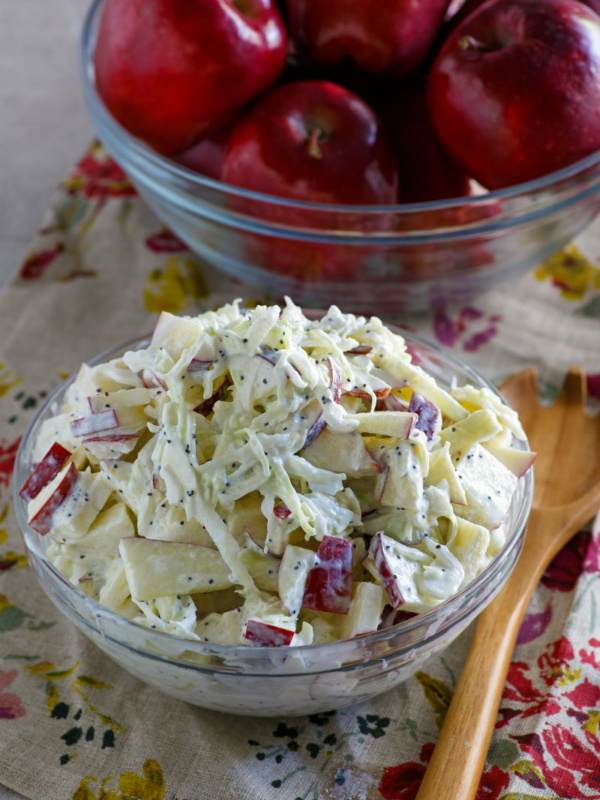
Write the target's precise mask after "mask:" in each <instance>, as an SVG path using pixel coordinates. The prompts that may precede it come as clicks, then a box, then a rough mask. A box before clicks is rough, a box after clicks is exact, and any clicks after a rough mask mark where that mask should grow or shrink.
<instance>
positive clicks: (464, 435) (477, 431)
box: [440, 408, 502, 457]
mask: <svg viewBox="0 0 600 800" xmlns="http://www.w3.org/2000/svg"><path fill="white" fill-rule="evenodd" d="M463 411H464V409H463ZM466 413H467V412H466V411H465V414H466ZM501 428H502V426H501V425H500V423H499V422H498V420H497V418H496V415H495V414H494V413H493V412H492V411H489V410H488V409H487V408H482V409H480V410H478V411H474V412H473V413H472V414H469V415H468V416H467V417H465V418H464V419H461V420H460V421H459V422H455V423H454V424H452V425H449V426H448V427H446V428H444V429H443V430H442V431H441V433H440V440H441V442H442V444H443V443H444V442H449V444H450V452H451V453H452V455H453V456H458V457H460V456H461V455H463V454H464V453H466V452H467V450H468V449H469V448H470V447H471V445H473V444H475V442H486V441H488V440H489V439H493V438H494V436H496V435H497V434H498V433H499V432H500V430H501Z"/></svg>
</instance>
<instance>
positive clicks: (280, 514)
mask: <svg viewBox="0 0 600 800" xmlns="http://www.w3.org/2000/svg"><path fill="white" fill-rule="evenodd" d="M273 513H274V514H275V516H276V517H277V518H278V519H287V518H288V517H289V515H290V514H291V513H292V512H291V511H290V509H289V508H288V507H287V506H286V505H285V504H284V503H280V504H279V505H277V506H274V507H273Z"/></svg>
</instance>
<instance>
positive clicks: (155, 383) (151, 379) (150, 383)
mask: <svg viewBox="0 0 600 800" xmlns="http://www.w3.org/2000/svg"><path fill="white" fill-rule="evenodd" d="M142 383H143V384H144V386H145V387H146V389H163V390H164V391H165V392H166V391H167V384H166V383H165V382H164V381H161V379H160V378H159V377H158V375H156V373H154V372H152V371H151V370H149V369H144V370H142Z"/></svg>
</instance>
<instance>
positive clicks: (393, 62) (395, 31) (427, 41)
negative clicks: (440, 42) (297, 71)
mask: <svg viewBox="0 0 600 800" xmlns="http://www.w3.org/2000/svg"><path fill="white" fill-rule="evenodd" d="M447 7H448V0H420V2H414V0H370V2H365V0H318V2H317V0H287V9H288V16H289V27H290V32H291V38H292V41H293V42H294V45H295V47H296V49H297V52H298V56H299V58H300V59H301V60H303V61H305V62H306V63H309V64H310V65H315V66H317V67H322V68H324V69H327V70H328V74H330V75H335V76H336V77H339V78H340V79H342V80H347V79H349V80H350V81H354V80H355V79H356V78H358V79H359V80H360V78H362V77H364V76H365V74H366V75H368V76H372V78H373V79H374V80H373V83H374V82H375V81H376V82H377V83H381V81H382V80H388V79H398V78H401V77H404V76H405V75H407V74H408V73H409V72H411V71H412V70H413V69H415V67H417V66H418V65H419V63H420V62H421V61H422V60H423V58H424V57H425V55H426V54H427V52H428V50H429V48H430V46H431V44H432V42H433V40H434V37H435V34H436V32H437V30H438V28H439V26H440V24H441V22H442V20H443V18H444V14H445V12H446V8H447Z"/></svg>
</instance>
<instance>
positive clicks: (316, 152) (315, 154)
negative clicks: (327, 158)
mask: <svg viewBox="0 0 600 800" xmlns="http://www.w3.org/2000/svg"><path fill="white" fill-rule="evenodd" d="M322 133H323V131H322V130H321V129H320V128H313V129H312V130H311V132H310V135H309V137H308V155H309V156H310V157H311V158H323V152H322V150H321V148H320V147H319V139H320V138H321V134H322Z"/></svg>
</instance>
